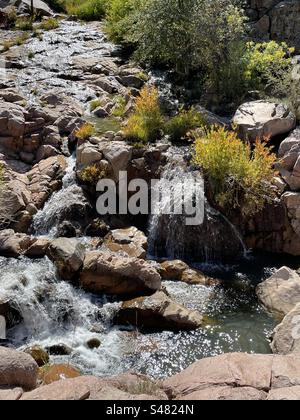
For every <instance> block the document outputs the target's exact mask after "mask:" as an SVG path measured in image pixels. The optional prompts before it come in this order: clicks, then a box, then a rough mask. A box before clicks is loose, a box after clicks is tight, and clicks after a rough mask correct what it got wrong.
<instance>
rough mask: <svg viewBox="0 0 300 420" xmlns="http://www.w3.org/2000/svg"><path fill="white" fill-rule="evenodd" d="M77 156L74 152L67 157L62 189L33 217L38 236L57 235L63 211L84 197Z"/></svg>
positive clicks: (35, 231)
mask: <svg viewBox="0 0 300 420" xmlns="http://www.w3.org/2000/svg"><path fill="white" fill-rule="evenodd" d="M75 165H76V156H75V154H73V155H72V156H70V157H69V158H68V159H67V168H66V173H65V175H64V177H63V180H62V188H61V190H59V191H57V192H55V193H54V194H52V196H51V197H50V199H49V200H48V201H47V202H46V204H45V206H44V208H43V209H42V210H40V211H38V212H37V214H36V215H35V216H34V218H33V229H34V233H35V234H36V235H37V236H43V235H47V236H49V237H55V236H56V234H57V229H58V224H59V221H60V215H61V212H62V211H63V210H64V209H65V208H66V206H69V207H70V206H71V205H72V204H77V203H78V202H80V200H81V199H82V195H81V188H80V187H79V186H78V185H77V184H76V173H75V170H74V168H75Z"/></svg>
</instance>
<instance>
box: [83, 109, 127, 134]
mask: <svg viewBox="0 0 300 420" xmlns="http://www.w3.org/2000/svg"><path fill="white" fill-rule="evenodd" d="M84 118H85V120H86V121H88V122H89V123H91V124H93V125H94V127H95V134H96V135H99V136H100V135H102V134H104V133H106V132H107V131H113V132H115V133H117V132H118V131H120V130H121V123H120V121H119V120H118V119H116V118H114V117H108V118H99V117H96V116H95V115H92V114H86V115H85V116H84Z"/></svg>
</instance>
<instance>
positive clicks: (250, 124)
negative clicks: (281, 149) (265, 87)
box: [232, 100, 296, 142]
mask: <svg viewBox="0 0 300 420" xmlns="http://www.w3.org/2000/svg"><path fill="white" fill-rule="evenodd" d="M232 123H233V124H234V125H235V126H236V127H237V130H238V132H239V134H240V136H241V137H242V138H243V139H245V140H249V141H252V142H254V141H255V140H256V138H262V137H264V136H270V137H274V136H278V135H280V134H287V133H289V132H290V131H291V130H293V129H294V128H295V126H296V117H295V115H294V114H293V113H292V112H291V111H290V110H289V109H288V107H287V106H286V105H283V104H279V103H273V102H268V101H263V100H261V101H253V102H247V103H245V104H243V105H241V106H240V107H239V108H238V110H237V111H236V113H235V115H234V117H233V120H232Z"/></svg>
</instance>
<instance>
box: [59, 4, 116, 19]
mask: <svg viewBox="0 0 300 420" xmlns="http://www.w3.org/2000/svg"><path fill="white" fill-rule="evenodd" d="M107 1H108V0H83V1H82V0H67V1H66V5H65V7H66V10H67V12H68V13H69V14H71V15H75V16H77V17H78V18H79V19H82V20H86V21H91V20H100V19H102V18H103V17H104V15H105V10H106V6H107Z"/></svg>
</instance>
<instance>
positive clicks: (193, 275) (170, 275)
mask: <svg viewBox="0 0 300 420" xmlns="http://www.w3.org/2000/svg"><path fill="white" fill-rule="evenodd" d="M160 266H161V268H162V270H161V276H162V278H163V279H164V280H170V281H182V282H183V283H187V284H194V285H196V284H201V285H204V286H209V285H216V284H219V281H218V280H214V279H211V278H209V277H207V276H205V274H203V273H202V272H201V271H199V270H196V269H194V268H190V267H189V266H188V265H187V264H186V263H185V262H183V261H181V260H174V261H164V262H163V263H161V264H160Z"/></svg>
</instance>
